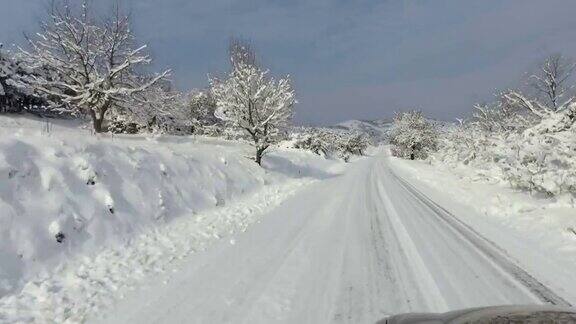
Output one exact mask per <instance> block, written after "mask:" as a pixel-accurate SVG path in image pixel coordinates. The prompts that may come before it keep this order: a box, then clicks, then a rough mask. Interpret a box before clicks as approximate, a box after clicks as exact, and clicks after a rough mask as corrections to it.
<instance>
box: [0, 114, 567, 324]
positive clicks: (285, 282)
mask: <svg viewBox="0 0 576 324" xmlns="http://www.w3.org/2000/svg"><path fill="white" fill-rule="evenodd" d="M0 125H1V126H2V127H1V128H0V134H1V135H2V136H1V137H0V149H1V150H2V153H3V154H2V155H1V159H0V170H1V173H0V174H1V176H2V179H1V180H2V182H1V183H0V215H1V217H0V230H1V231H2V232H3V235H4V238H5V239H4V240H3V241H1V242H0V255H1V256H2V263H1V264H0V271H1V272H0V280H1V282H2V285H1V289H2V291H1V293H2V297H1V298H0V322H3V323H84V322H90V323H179V322H185V323H230V322H233V323H270V322H282V323H328V322H334V323H373V322H375V321H377V320H380V319H382V318H384V317H386V316H390V315H394V314H398V313H403V312H444V311H450V310H456V309H461V308H467V307H479V306H490V305H510V304H555V305H559V306H567V305H570V304H573V303H576V279H574V276H573V273H575V272H576V266H575V264H576V262H574V261H575V260H576V249H574V246H575V244H576V234H574V233H573V232H572V231H571V230H570V229H573V228H574V226H576V224H575V220H574V219H573V217H572V215H573V210H574V206H573V203H572V201H564V200H559V199H555V200H551V199H539V198H537V197H532V196H530V195H528V194H526V193H521V192H515V191H513V190H511V189H509V188H507V187H505V186H503V185H498V184H489V183H485V182H482V183H477V182H474V178H473V177H470V176H468V175H470V174H473V173H472V172H468V170H464V168H465V167H463V166H462V167H461V168H462V169H454V168H450V169H448V168H442V167H441V166H439V165H434V166H433V165H430V164H427V163H425V162H417V161H405V160H400V159H396V158H392V157H391V156H390V154H389V150H388V148H387V147H381V148H379V149H376V150H374V151H372V152H370V156H367V157H363V158H359V159H357V160H355V161H353V162H352V163H348V164H345V163H343V162H339V161H335V160H329V159H324V158H321V157H319V156H317V155H314V154H312V153H307V152H304V151H300V150H294V149H289V148H287V147H284V148H282V147H276V148H274V149H273V151H272V152H270V154H269V155H267V156H266V157H265V158H264V168H260V167H258V166H257V165H256V164H255V163H254V162H253V161H251V160H250V159H249V158H248V157H250V156H251V155H252V153H253V152H252V148H251V147H250V146H248V145H247V144H245V143H242V142H237V141H235V142H231V141H223V140H217V139H210V138H205V137H171V136H106V135H100V136H94V135H91V134H90V132H89V131H87V130H78V128H77V127H78V125H72V123H70V122H66V121H60V122H57V123H56V124H53V123H47V122H45V121H44V120H30V119H29V118H28V119H24V118H10V119H8V118H0ZM287 146H288V145H287ZM58 233H63V234H64V237H63V238H61V242H58Z"/></svg>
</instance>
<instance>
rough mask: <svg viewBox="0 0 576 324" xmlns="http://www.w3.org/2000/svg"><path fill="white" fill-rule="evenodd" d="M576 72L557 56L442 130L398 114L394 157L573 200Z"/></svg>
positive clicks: (569, 62) (575, 185)
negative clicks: (464, 168) (466, 169)
mask: <svg viewBox="0 0 576 324" xmlns="http://www.w3.org/2000/svg"><path fill="white" fill-rule="evenodd" d="M575 68H576V63H575V62H574V61H573V60H571V59H569V58H566V57H564V56H562V55H559V54H558V55H552V56H550V57H548V58H546V59H545V60H544V61H543V62H542V63H541V64H540V65H539V66H538V68H537V70H536V72H534V73H531V74H528V77H527V80H526V82H525V84H524V85H522V86H521V87H519V88H518V89H507V90H505V91H501V92H500V93H498V94H497V95H496V96H495V99H494V100H493V101H492V102H489V103H484V104H477V105H475V106H474V111H473V113H472V114H471V115H470V116H469V117H468V118H466V119H463V120H460V121H459V123H458V125H456V126H454V127H447V128H445V129H439V128H438V127H434V125H433V124H432V123H430V122H428V121H426V120H425V119H424V118H423V116H422V115H421V114H420V115H419V116H418V117H417V118H411V117H410V118H409V114H408V115H407V114H401V115H399V117H397V119H396V123H395V127H394V129H393V131H392V137H391V139H392V144H393V145H394V147H393V151H394V152H396V155H398V156H402V157H406V156H412V157H418V158H428V159H429V160H430V161H433V162H439V163H445V164H449V165H452V166H456V165H458V164H462V165H468V166H472V167H474V168H475V169H476V170H479V172H478V174H481V175H483V176H485V177H486V178H490V179H496V180H504V181H506V182H508V183H509V184H511V185H512V186H513V187H515V188H520V189H524V190H530V191H535V192H540V193H544V194H546V195H554V196H556V195H562V194H574V193H576V125H575V122H576V93H575V92H574V90H575V89H574V87H575V84H574V80H573V76H574V75H573V74H574V71H575ZM413 114H414V113H412V115H413ZM411 152H415V153H411Z"/></svg>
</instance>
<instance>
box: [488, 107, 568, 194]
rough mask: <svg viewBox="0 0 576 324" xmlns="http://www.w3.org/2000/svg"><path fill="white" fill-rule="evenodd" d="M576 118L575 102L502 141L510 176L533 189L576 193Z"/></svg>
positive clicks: (505, 169)
mask: <svg viewBox="0 0 576 324" xmlns="http://www.w3.org/2000/svg"><path fill="white" fill-rule="evenodd" d="M575 121H576V105H572V106H571V107H570V108H569V109H566V110H564V111H561V112H558V113H555V114H554V115H553V116H551V117H549V118H547V119H545V120H543V121H542V122H541V123H539V124H538V125H536V126H534V127H532V128H529V129H528V130H526V131H525V132H523V133H522V134H513V135H511V136H509V137H508V138H507V141H506V142H507V143H506V142H500V143H498V144H499V147H500V149H501V150H506V149H507V153H508V154H507V156H506V159H505V160H503V161H501V162H500V165H501V167H502V169H503V172H504V175H505V177H506V179H507V180H508V181H509V182H510V183H511V184H512V185H513V186H514V187H517V188H521V189H527V190H530V191H538V192H543V193H546V194H549V195H560V194H564V193H573V194H576V125H575ZM510 143H511V144H512V145H510ZM507 144H508V145H507Z"/></svg>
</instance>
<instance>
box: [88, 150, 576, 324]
mask: <svg viewBox="0 0 576 324" xmlns="http://www.w3.org/2000/svg"><path fill="white" fill-rule="evenodd" d="M424 190H425V188H424V184H423V183H421V182H419V181H416V180H415V179H413V178H412V177H411V176H409V174H407V173H406V166H403V164H402V162H401V161H396V160H394V159H392V158H390V157H389V154H388V153H387V152H386V151H385V150H384V151H383V152H380V153H377V154H376V155H375V156H373V157H369V158H365V159H363V160H360V161H357V162H355V163H354V164H352V165H350V166H349V168H348V169H347V170H346V172H345V173H344V174H343V175H341V176H334V177H331V178H328V179H326V180H323V181H320V182H316V183H314V184H312V185H310V186H308V187H306V188H304V189H302V190H301V191H299V192H298V193H296V194H295V195H293V196H292V197H290V198H289V199H288V200H286V201H285V202H283V203H282V204H281V205H279V206H277V207H276V208H274V209H273V210H272V211H270V212H269V213H268V215H266V216H265V217H263V218H262V221H261V222H259V223H257V224H255V225H254V226H252V227H251V228H249V229H248V230H247V231H246V232H245V233H243V234H241V235H237V236H234V237H233V239H231V240H228V239H227V240H221V241H219V242H218V243H217V244H216V245H215V246H213V247H212V248H211V249H209V250H206V251H204V252H202V253H197V254H195V255H193V256H191V257H190V258H187V260H185V261H183V262H182V265H181V267H180V268H179V269H178V270H176V272H175V273H173V274H171V275H169V276H166V277H162V278H158V279H155V280H150V281H148V282H146V283H145V284H143V285H142V287H141V288H140V289H139V290H137V291H134V292H131V293H129V294H127V295H126V298H125V299H124V300H123V301H121V302H119V303H118V304H117V305H116V306H115V308H114V309H113V310H111V311H109V312H108V311H107V312H101V313H98V314H95V315H94V317H92V319H91V321H92V322H94V323H186V322H194V323H271V322H282V323H330V322H335V323H373V322H375V321H377V320H380V319H382V318H384V317H386V316H389V315H393V314H398V313H403V312H445V311H449V310H455V309H461V308H469V307H480V306H490V305H509V304H554V305H559V306H564V307H565V306H568V305H570V304H571V303H573V302H574V301H576V296H575V293H574V291H576V290H574V289H571V287H574V284H575V281H576V280H574V279H573V278H572V279H570V280H569V281H567V282H563V283H562V284H569V285H571V286H565V288H564V289H560V285H558V284H554V280H555V276H556V274H557V273H559V272H564V271H563V270H562V269H559V268H558V267H559V266H561V264H558V263H556V261H555V260H553V259H550V260H549V259H548V257H547V256H545V255H542V254H539V252H538V251H540V250H535V251H527V252H522V251H516V250H514V252H515V253H520V256H521V257H522V258H521V259H517V258H516V255H512V254H511V253H509V251H507V250H506V248H504V247H503V246H501V245H500V242H499V241H498V240H494V239H493V238H488V237H486V236H485V233H484V231H486V232H487V233H490V234H494V233H493V232H491V231H498V230H500V232H499V235H500V236H502V235H507V234H508V233H507V231H506V230H501V229H499V228H498V227H496V226H491V224H489V223H487V224H485V228H482V231H478V230H476V229H474V228H472V227H471V226H469V225H468V224H467V223H466V222H463V221H462V220H461V219H460V218H459V216H457V214H454V213H452V212H451V211H450V210H448V209H446V208H444V207H442V206H440V205H439V204H437V203H436V202H435V201H434V200H432V199H431V198H430V197H429V196H428V194H427V193H424ZM437 191H438V190H437ZM440 195H441V193H440ZM444 198H447V197H444ZM448 198H449V197H448ZM448 206H449V207H450V209H454V208H456V209H458V208H457V207H458V206H460V205H459V204H458V203H457V202H454V201H453V202H451V203H448ZM460 207H461V206H460ZM467 213H468V215H467V216H468V217H478V218H481V217H482V215H481V214H479V213H478V214H476V213H475V212H474V211H471V210H468V212H467ZM478 223H482V222H481V221H478ZM486 229H490V230H491V231H489V230H486ZM504 243H505V246H506V247H508V246H513V245H514V244H522V243H523V239H522V238H521V237H515V236H513V237H508V238H507V239H506V240H505V241H504ZM540 252H541V251H540ZM531 257H538V259H530V258H531ZM525 262H529V263H533V262H544V263H545V264H547V265H548V266H550V268H549V269H548V270H547V271H543V272H542V271H541V272H538V276H535V275H534V274H532V273H530V272H529V271H527V270H525V267H526V266H527V264H526V263H525ZM528 268H530V267H528ZM571 269H574V266H571ZM564 279H567V278H564Z"/></svg>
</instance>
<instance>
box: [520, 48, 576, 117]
mask: <svg viewBox="0 0 576 324" xmlns="http://www.w3.org/2000/svg"><path fill="white" fill-rule="evenodd" d="M575 68H576V64H575V63H574V62H573V61H572V60H571V59H568V58H566V57H564V56H562V55H561V54H554V55H551V56H549V57H547V58H546V59H545V60H544V62H542V64H541V65H540V66H539V68H538V71H537V72H536V73H534V74H532V75H530V79H529V85H530V87H531V88H532V89H534V90H535V91H536V94H537V97H538V99H539V100H540V101H542V102H543V104H545V105H547V106H550V107H551V108H552V110H553V111H558V110H562V109H564V108H566V107H568V106H569V105H570V103H572V102H573V101H574V96H568V97H567V98H564V97H565V95H567V94H569V92H570V90H571V89H572V86H570V85H568V84H567V83H568V82H569V81H570V77H571V76H572V73H573V72H574V69H575Z"/></svg>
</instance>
